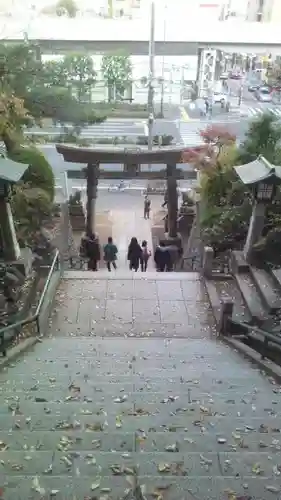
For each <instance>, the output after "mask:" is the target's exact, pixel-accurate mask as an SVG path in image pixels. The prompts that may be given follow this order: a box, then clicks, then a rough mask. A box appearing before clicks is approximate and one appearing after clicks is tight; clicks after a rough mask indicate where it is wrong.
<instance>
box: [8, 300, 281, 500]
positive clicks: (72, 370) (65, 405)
mask: <svg viewBox="0 0 281 500" xmlns="http://www.w3.org/2000/svg"><path fill="white" fill-rule="evenodd" d="M194 307H195V306H194ZM31 368H32V369H31ZM54 379H55V380H54ZM125 395H126V396H127V397H126V398H124V399H125V400H124V402H121V400H120V399H117V400H116V398H122V396H125ZM36 398H41V402H40V399H39V402H38V400H37V402H36ZM43 398H46V400H47V401H43ZM72 398H75V399H72ZM16 406H18V407H19V410H20V411H22V414H21V415H20V414H17V413H18V410H16ZM46 409H48V411H46ZM84 410H85V413H84ZM86 410H90V413H89V414H88V412H87V411H86ZM137 410H138V411H137ZM13 412H14V413H15V414H13ZM92 412H93V413H95V414H92ZM280 422H281V389H280V390H279V386H278V385H276V384H273V383H270V381H269V380H267V379H266V378H265V377H264V376H262V374H261V373H260V371H259V369H258V368H255V367H254V366H253V365H251V364H248V363H247V362H246V361H245V360H244V359H242V358H240V357H239V356H238V355H237V354H236V353H235V352H233V351H232V350H231V349H230V348H228V347H226V345H224V344H223V343H221V342H219V341H217V342H214V341H212V340H211V339H209V338H206V339H204V340H202V341H199V340H196V341H193V340H186V339H185V340H177V339H170V340H164V339H162V340H160V339H155V338H154V339H125V338H112V339H108V338H95V339H89V338H82V339H77V338H75V339H74V338H73V339H72V338H62V337H60V338H58V339H57V338H47V337H46V338H45V339H44V341H43V342H41V343H39V344H37V345H36V346H34V348H33V350H31V351H30V352H26V353H25V354H24V355H23V357H22V358H20V359H18V360H17V361H16V362H15V363H13V364H11V365H10V366H9V367H8V368H6V369H5V370H3V371H2V372H1V374H0V428H1V433H0V450H1V470H2V475H3V477H4V478H5V484H4V486H3V487H4V489H5V496H4V497H5V500H6V499H8V500H15V499H16V500H28V499H30V498H37V497H38V498H39V497H42V498H45V497H46V498H57V499H77V500H78V499H79V500H80V499H82V498H93V496H94V497H96V496H97V498H100V497H101V496H102V497H105V496H106V495H109V498H110V499H111V500H120V498H124V492H125V493H126V491H127V490H128V488H130V487H131V488H132V485H133V483H132V478H133V476H132V475H133V473H134V470H137V476H138V480H139V484H140V485H144V486H145V496H146V498H148V500H150V499H151V498H155V496H157V495H158V497H159V491H160V492H163V491H164V494H165V499H167V500H181V499H182V498H186V499H189V498H196V499H197V498H198V499H199V498H202V499H203V498H204V499H207V498H208V500H217V499H224V498H225V495H226V493H225V492H228V491H234V492H235V495H236V496H237V498H238V496H240V497H241V498H243V495H244V493H245V491H246V493H247V491H249V493H250V494H251V496H253V495H254V496H255V498H262V499H263V500H269V499H270V498H273V497H274V494H275V493H276V494H278V488H280V481H279V477H277V475H276V471H277V473H278V471H279V469H278V467H279V465H280V455H281V442H280V436H281V432H280ZM0 486H1V485H0ZM268 486H270V487H271V489H269V490H268V489H267V487H268ZM162 488H164V489H162ZM272 488H275V489H272ZM35 490H36V491H35ZM56 490H57V491H56ZM156 492H158V493H157V494H156ZM231 494H232V493H231ZM128 495H129V496H128ZM130 495H131V493H130V492H128V491H127V496H128V499H131V498H133V497H134V495H133V494H132V495H131V496H130ZM0 496H1V495H0ZM275 496H276V495H275ZM244 497H245V495H244Z"/></svg>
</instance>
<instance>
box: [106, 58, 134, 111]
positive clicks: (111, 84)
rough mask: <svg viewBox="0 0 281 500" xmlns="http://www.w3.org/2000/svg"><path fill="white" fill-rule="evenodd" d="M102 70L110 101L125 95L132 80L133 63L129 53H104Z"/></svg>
mask: <svg viewBox="0 0 281 500" xmlns="http://www.w3.org/2000/svg"><path fill="white" fill-rule="evenodd" d="M102 72H103V76H104V79H105V81H106V83H107V86H108V91H109V98H108V100H109V101H112V100H114V99H116V98H118V97H119V96H123V95H124V92H125V90H126V88H127V87H128V85H129V84H130V82H131V80H132V63H131V60H130V57H129V56H127V55H104V56H103V58H102Z"/></svg>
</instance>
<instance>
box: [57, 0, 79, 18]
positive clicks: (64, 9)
mask: <svg viewBox="0 0 281 500" xmlns="http://www.w3.org/2000/svg"><path fill="white" fill-rule="evenodd" d="M78 10H79V9H78V7H77V5H76V3H75V2H74V0H59V1H58V2H57V4H56V14H57V16H64V15H66V16H68V17H70V18H74V17H76V15H77V12H78Z"/></svg>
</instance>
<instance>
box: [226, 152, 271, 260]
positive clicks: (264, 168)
mask: <svg viewBox="0 0 281 500" xmlns="http://www.w3.org/2000/svg"><path fill="white" fill-rule="evenodd" d="M235 170H236V173H237V175H238V177H239V178H240V179H241V181H242V182H243V184H245V186H247V187H249V189H250V190H251V192H252V194H253V199H254V203H253V210H252V216H251V220H250V225H249V229H248V234H247V239H246V243H245V246H244V257H245V259H246V260H249V259H250V257H251V252H252V248H253V245H254V244H255V243H257V241H258V240H259V239H260V237H261V235H262V231H263V228H264V220H265V214H266V207H267V205H268V204H271V203H272V202H273V199H274V197H275V194H276V189H277V186H278V185H279V184H281V166H275V165H272V164H271V163H270V162H269V161H267V160H266V158H264V157H263V156H259V157H258V158H257V159H256V160H254V161H252V162H250V163H247V164H245V165H241V166H239V167H235Z"/></svg>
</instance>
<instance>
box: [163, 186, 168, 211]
mask: <svg viewBox="0 0 281 500" xmlns="http://www.w3.org/2000/svg"><path fill="white" fill-rule="evenodd" d="M167 205H168V192H167V190H166V191H165V194H164V202H163V203H162V205H161V207H162V208H164V207H166V206H167Z"/></svg>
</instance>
